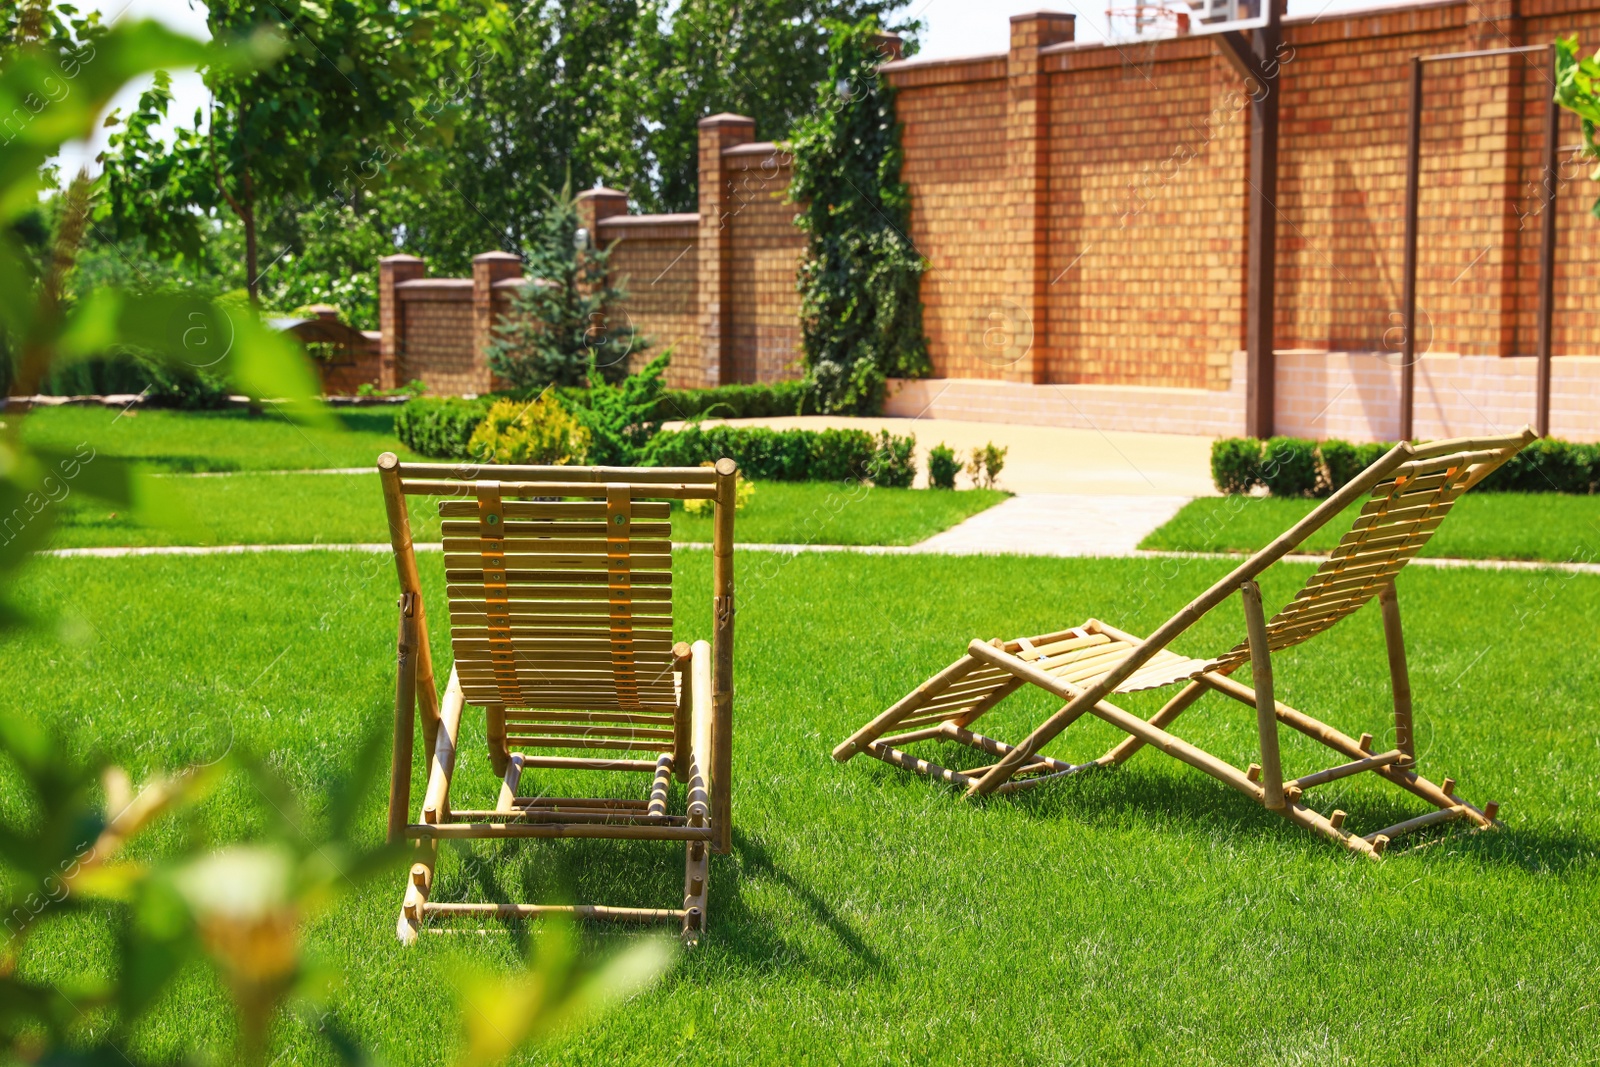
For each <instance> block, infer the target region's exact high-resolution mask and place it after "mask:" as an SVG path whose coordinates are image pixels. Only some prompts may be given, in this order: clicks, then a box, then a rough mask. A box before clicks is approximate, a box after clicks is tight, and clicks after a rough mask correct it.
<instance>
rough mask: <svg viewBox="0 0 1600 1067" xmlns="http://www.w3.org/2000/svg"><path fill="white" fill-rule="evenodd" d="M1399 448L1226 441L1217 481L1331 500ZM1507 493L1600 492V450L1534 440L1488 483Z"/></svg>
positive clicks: (1223, 486)
mask: <svg viewBox="0 0 1600 1067" xmlns="http://www.w3.org/2000/svg"><path fill="white" fill-rule="evenodd" d="M1393 447H1394V445H1393V444H1386V443H1376V442H1375V443H1371V444H1359V445H1358V444H1352V443H1350V442H1349V441H1340V440H1336V439H1330V440H1327V441H1323V442H1321V443H1320V444H1318V443H1316V442H1313V441H1309V440H1306V439H1305V438H1301V437H1274V438H1272V439H1270V440H1267V441H1261V440H1258V439H1256V438H1253V437H1225V438H1222V439H1220V440H1218V441H1214V442H1212V445H1211V480H1212V481H1213V482H1215V483H1216V486H1217V489H1218V490H1219V491H1220V492H1223V493H1248V492H1249V491H1250V490H1251V489H1253V488H1255V487H1256V486H1265V487H1266V489H1267V490H1268V492H1270V493H1271V494H1272V495H1273V496H1327V495H1328V494H1330V493H1333V492H1335V491H1337V490H1338V489H1340V488H1342V487H1343V486H1345V485H1346V484H1347V483H1349V481H1350V479H1352V478H1354V477H1355V476H1356V475H1358V474H1360V473H1361V472H1362V471H1364V470H1366V469H1367V468H1368V467H1370V466H1371V465H1372V464H1373V463H1374V462H1376V461H1377V460H1378V459H1379V457H1381V456H1382V455H1383V454H1384V453H1385V452H1387V451H1389V449H1391V448H1393ZM1482 489H1483V490H1487V491H1489V492H1501V493H1573V494H1580V495H1583V494H1589V493H1595V492H1600V445H1589V444H1576V443H1574V442H1571V441H1561V440H1557V439H1553V438H1545V439H1542V440H1538V441H1534V442H1533V443H1532V444H1530V445H1528V447H1527V448H1524V449H1523V450H1522V451H1521V452H1519V453H1517V454H1516V455H1515V456H1513V457H1511V459H1510V460H1508V461H1507V462H1506V464H1505V466H1503V467H1501V468H1500V469H1499V470H1497V471H1495V472H1494V473H1493V474H1491V475H1489V477H1487V478H1485V479H1484V481H1483V486H1482Z"/></svg>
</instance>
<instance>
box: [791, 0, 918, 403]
mask: <svg viewBox="0 0 1600 1067" xmlns="http://www.w3.org/2000/svg"><path fill="white" fill-rule="evenodd" d="M831 28H832V30H833V41H832V45H831V48H830V65H829V70H828V77H827V79H826V81H825V82H824V83H823V87H822V89H821V91H820V92H819V94H818V107H817V109H816V111H815V112H813V113H812V115H810V116H809V117H807V118H805V119H802V120H801V121H800V122H799V123H797V124H796V126H795V129H794V135H793V139H792V144H791V148H792V151H793V153H794V171H793V175H794V177H793V180H792V182H791V183H790V186H789V196H790V199H791V200H792V201H794V202H795V203H798V204H800V205H802V209H801V212H800V216H799V219H798V224H799V226H800V228H801V230H803V231H804V232H805V234H806V237H807V245H808V248H807V251H808V255H807V257H806V259H805V261H804V263H803V264H802V265H801V267H800V273H799V278H798V287H799V290H800V298H801V299H800V320H801V332H802V348H803V355H804V359H805V364H806V372H807V376H808V377H809V378H811V379H812V380H813V381H814V382H815V384H816V391H817V398H818V401H819V405H820V406H821V408H822V410H824V411H830V412H832V411H839V412H856V413H870V412H876V411H878V410H880V409H881V408H882V405H883V394H884V384H885V380H886V379H887V378H889V377H891V376H892V377H903V378H916V377H922V376H925V375H927V374H928V373H929V372H930V370H931V369H932V368H931V365H930V364H929V362H928V341H927V338H926V337H925V336H924V334H923V332H922V299H921V296H920V294H919V285H920V280H921V277H922V272H923V270H924V269H926V266H927V261H926V260H924V259H923V258H922V256H921V255H920V254H918V252H917V250H916V249H915V248H914V247H913V246H912V244H911V240H910V238H909V237H908V236H907V234H908V233H909V232H910V221H911V197H910V193H909V191H908V190H907V188H906V186H905V184H904V183H903V182H901V180H900V161H901V153H900V125H899V123H898V122H896V121H895V112H894V88H893V87H892V86H891V85H889V83H888V80H887V79H885V78H882V77H880V76H879V75H878V69H877V68H878V65H879V64H880V63H883V62H884V61H885V60H887V59H889V58H891V57H890V56H889V55H888V54H887V50H886V49H885V47H884V46H883V44H882V42H881V38H880V37H879V32H880V31H879V28H878V23H877V20H876V19H870V18H869V19H864V20H862V21H861V22H858V23H854V24H847V23H832V24H831Z"/></svg>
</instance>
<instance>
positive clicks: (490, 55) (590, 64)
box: [385, 0, 654, 272]
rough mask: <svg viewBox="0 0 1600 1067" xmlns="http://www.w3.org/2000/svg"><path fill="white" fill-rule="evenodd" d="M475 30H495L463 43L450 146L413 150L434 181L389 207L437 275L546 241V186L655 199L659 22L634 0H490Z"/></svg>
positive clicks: (439, 91) (456, 63) (451, 87)
mask: <svg viewBox="0 0 1600 1067" xmlns="http://www.w3.org/2000/svg"><path fill="white" fill-rule="evenodd" d="M477 21H478V23H479V24H481V25H483V26H489V27H492V30H487V29H486V30H484V31H483V32H480V33H475V34H474V35H472V36H471V37H469V38H466V39H465V40H464V43H463V45H462V47H461V48H460V50H459V51H458V52H457V53H455V54H454V55H453V56H451V57H450V60H449V62H448V63H447V64H445V65H444V68H443V70H442V73H441V76H440V77H439V79H438V82H437V84H436V86H435V87H434V88H433V94H434V95H433V97H431V98H430V104H429V106H430V107H439V108H446V107H447V108H450V109H452V110H453V111H454V112H455V113H456V114H457V121H456V123H455V125H454V130H453V136H452V138H451V139H450V140H449V141H448V142H434V143H432V144H415V145H408V146H407V148H406V151H407V153H408V155H409V156H410V157H411V158H413V159H415V160H416V161H417V166H418V167H419V168H421V169H423V170H425V171H426V172H427V173H428V174H429V176H430V184H429V185H428V186H427V187H424V188H420V189H418V190H406V189H396V190H394V191H393V192H392V193H391V194H389V195H388V196H387V197H386V200H385V212H386V217H387V218H388V219H389V220H390V221H391V223H392V224H393V225H394V226H396V227H399V226H404V228H405V245H406V248H407V250H408V251H411V252H414V253H416V254H417V255H420V256H423V257H425V258H427V260H428V262H429V263H430V264H432V266H433V269H435V270H438V271H457V272H464V271H466V270H468V269H470V261H471V258H472V256H473V255H475V254H477V253H478V252H482V251H484V250H485V249H490V248H502V249H506V250H508V251H512V252H517V253H519V254H521V253H522V252H523V251H524V250H525V249H527V248H528V247H529V246H531V245H533V244H534V243H536V242H537V241H538V240H539V235H540V232H541V230H540V228H541V219H542V216H543V214H544V209H545V201H546V193H545V190H547V189H553V188H557V187H559V186H560V185H561V184H562V183H563V182H564V181H566V180H567V179H568V178H569V177H570V179H571V181H572V183H573V185H574V187H575V188H578V189H583V188H588V187H590V186H592V185H594V184H595V183H596V182H597V181H604V182H606V183H608V184H613V185H617V186H618V187H620V188H625V189H630V191H631V192H633V194H634V195H635V196H636V197H639V196H642V197H643V199H642V200H641V202H642V203H646V204H648V203H649V202H650V200H649V196H648V191H649V190H648V179H647V172H648V161H647V160H646V158H645V155H644V149H643V142H644V139H645V138H646V136H647V122H646V116H647V114H648V111H647V109H648V107H649V106H650V104H651V100H650V95H649V94H650V93H651V92H653V91H654V90H653V87H652V86H651V82H652V80H653V77H652V74H651V72H650V70H649V68H648V66H647V59H648V56H649V54H650V48H649V46H650V40H649V37H650V35H652V34H653V33H654V22H653V19H652V18H649V17H645V16H642V15H641V10H640V4H639V3H638V2H637V0H573V2H568V3H554V2H550V0H529V2H526V3H521V2H519V3H516V4H511V3H507V2H505V0H482V3H481V7H480V8H479V12H478V16H477Z"/></svg>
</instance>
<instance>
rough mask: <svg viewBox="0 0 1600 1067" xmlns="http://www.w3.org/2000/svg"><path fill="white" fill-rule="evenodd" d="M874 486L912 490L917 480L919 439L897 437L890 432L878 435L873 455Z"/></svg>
mask: <svg viewBox="0 0 1600 1067" xmlns="http://www.w3.org/2000/svg"><path fill="white" fill-rule="evenodd" d="M871 472H872V484H873V485H876V486H878V487H880V488H883V489H910V488H911V483H912V482H914V481H916V480H917V439H916V437H915V436H913V435H911V434H907V435H906V436H904V437H896V436H894V435H893V434H891V433H890V432H889V431H888V430H884V431H882V432H881V433H880V434H879V435H878V443H877V445H876V446H874V450H873V453H872V466H871Z"/></svg>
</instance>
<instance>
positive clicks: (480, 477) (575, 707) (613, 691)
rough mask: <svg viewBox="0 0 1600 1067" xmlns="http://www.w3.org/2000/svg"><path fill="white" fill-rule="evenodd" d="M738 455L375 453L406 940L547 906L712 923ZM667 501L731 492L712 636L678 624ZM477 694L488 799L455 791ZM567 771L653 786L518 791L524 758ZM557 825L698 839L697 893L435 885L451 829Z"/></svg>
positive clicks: (721, 509) (524, 829) (716, 568)
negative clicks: (437, 642)
mask: <svg viewBox="0 0 1600 1067" xmlns="http://www.w3.org/2000/svg"><path fill="white" fill-rule="evenodd" d="M736 469H737V468H736V467H735V466H734V463H733V461H732V460H728V459H724V460H722V461H720V462H719V463H718V464H717V465H716V467H715V468H714V469H707V468H700V467H695V468H689V469H678V468H667V467H662V468H649V469H636V468H615V467H512V466H470V465H451V464H434V463H401V462H400V461H399V460H398V459H396V458H395V456H394V454H393V453H389V452H386V453H384V454H383V455H382V456H379V457H378V473H379V476H380V478H381V480H382V482H383V490H384V502H385V505H386V508H387V510H388V516H389V532H390V538H391V541H392V542H393V545H394V558H395V567H396V569H397V570H398V572H399V577H400V604H399V608H400V622H399V634H400V636H399V681H398V684H397V686H396V693H395V724H394V761H393V766H392V769H391V775H390V783H389V838H390V840H391V841H398V840H401V839H407V838H409V839H411V840H413V841H415V842H416V844H417V846H418V858H417V860H416V861H415V862H414V863H413V864H412V865H411V868H410V871H409V873H408V875H407V878H406V886H405V892H404V899H403V902H402V904H401V909H400V919H399V925H398V934H399V937H400V940H401V941H402V942H404V943H406V944H410V943H413V942H414V941H415V940H416V938H417V935H418V932H419V931H420V930H421V929H423V928H424V925H425V924H426V922H427V920H428V919H429V917H430V916H451V915H479V916H493V917H498V918H501V919H516V918H525V917H532V916H537V915H541V914H546V913H550V912H566V913H569V914H573V915H576V916H578V917H581V918H593V919H613V920H623V921H634V922H649V921H663V922H676V923H681V929H682V936H683V938H684V940H685V942H686V943H689V944H693V943H695V942H696V941H697V940H698V938H699V936H700V933H701V931H702V930H703V929H704V927H705V921H706V886H707V881H708V873H709V872H708V856H707V852H708V850H709V851H711V852H721V853H726V852H727V851H728V850H729V848H730V845H731V841H732V836H731V835H732V824H731V822H730V819H729V812H730V808H729V784H730V781H729V772H730V767H731V756H732V740H733V717H732V716H733V501H734V495H733V494H734V480H735V472H736ZM418 495H422V496H437V497H442V498H444V499H442V500H441V501H440V502H439V512H440V515H441V516H442V517H443V518H442V524H441V525H442V530H443V536H444V568H445V572H444V578H445V583H446V584H445V594H446V597H447V598H448V610H449V619H450V641H451V647H452V651H453V652H454V663H453V665H452V666H451V668H450V679H449V682H448V684H447V685H446V686H445V690H444V695H443V697H442V698H441V697H440V696H439V695H438V692H437V689H436V687H435V686H436V683H435V681H434V672H433V657H432V653H431V652H430V650H429V648H428V626H427V618H426V615H425V613H424V610H423V600H422V587H421V585H420V582H419V575H418V568H417V556H416V552H415V549H414V546H413V544H412V540H411V525H410V518H409V515H408V513H407V506H406V498H407V497H409V496H418ZM518 498H524V499H518ZM525 498H535V499H531V500H530V499H525ZM571 498H580V499H571ZM670 499H684V500H711V501H714V503H715V519H714V529H715V533H714V545H713V565H712V584H713V585H714V586H715V599H714V602H713V608H714V612H713V619H714V622H713V632H712V641H711V644H709V645H708V644H707V643H706V642H705V641H697V642H695V644H694V645H693V646H692V647H691V646H689V645H687V644H683V643H681V642H680V643H678V644H674V643H673V641H672V542H671V539H670V538H671V529H672V528H671V525H670V523H669V522H668V521H667V520H668V517H669V511H668V509H669V507H670V504H669V503H668V501H669V500H670ZM469 705H470V706H471V707H474V708H481V709H482V710H483V713H484V715H485V718H486V730H485V733H486V735H487V739H488V749H489V761H490V763H491V765H492V766H493V768H494V772H495V774H496V775H499V776H502V779H503V780H502V784H501V787H500V790H499V800H498V802H497V804H496V805H495V807H494V808H492V809H489V810H476V811H474V810H462V809H458V808H452V806H451V797H450V783H451V778H452V775H453V774H454V772H455V766H456V747H457V739H458V737H459V736H460V728H461V721H462V716H463V714H464V713H465V710H466V708H467V707H468V706H469ZM418 712H420V717H421V719H422V732H423V745H422V750H423V754H424V759H425V760H426V761H427V783H428V784H427V793H426V795H425V796H424V798H423V800H422V804H421V807H420V810H419V811H418V812H417V818H416V819H415V820H414V821H408V819H407V812H408V810H409V809H410V806H411V777H412V758H413V749H414V743H415V724H416V719H417V713H418ZM640 755H645V756H647V757H648V758H638V757H639V756H640ZM561 770H569V771H570V770H582V771H611V772H617V773H618V774H621V775H633V774H642V775H645V776H647V777H646V780H647V781H649V782H650V786H649V789H648V792H647V793H646V795H645V796H643V797H641V798H638V799H619V798H615V797H593V798H580V797H558V796H552V795H546V794H547V790H546V784H545V782H544V781H543V780H541V781H540V782H539V790H538V791H537V792H535V793H534V795H521V794H522V793H523V792H528V790H526V789H522V788H520V787H523V786H525V785H526V784H527V783H525V782H524V780H523V775H524V774H525V773H526V772H529V771H535V772H537V776H539V777H541V779H542V776H543V775H544V774H546V773H547V772H549V771H558V772H559V771H561ZM534 777H536V775H534V774H529V775H528V778H529V779H530V780H531V779H533V778H534ZM674 778H676V779H677V780H678V781H679V782H680V783H684V784H685V786H686V789H685V801H684V810H683V811H682V813H680V814H671V813H669V800H671V793H672V780H673V779H674ZM551 837H566V838H613V839H647V840H654V841H676V842H682V843H683V845H684V847H685V852H686V860H685V871H684V890H683V902H682V906H681V907H673V908H631V907H607V906H604V905H566V906H557V905H539V904H496V903H441V902H435V901H432V900H430V899H429V895H430V893H431V892H432V890H433V881H434V870H435V864H436V862H437V859H438V843H439V839H440V838H551Z"/></svg>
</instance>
